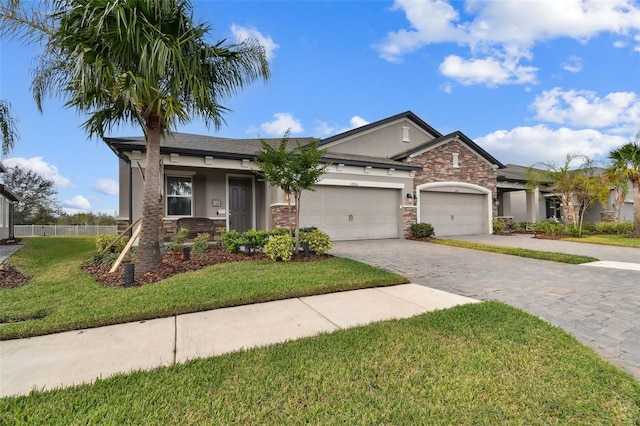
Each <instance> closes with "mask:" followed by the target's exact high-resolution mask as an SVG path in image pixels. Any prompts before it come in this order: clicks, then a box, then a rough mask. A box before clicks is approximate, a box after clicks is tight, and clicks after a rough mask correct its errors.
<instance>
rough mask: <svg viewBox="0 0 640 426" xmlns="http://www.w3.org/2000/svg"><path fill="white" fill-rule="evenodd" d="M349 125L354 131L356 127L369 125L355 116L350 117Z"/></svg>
mask: <svg viewBox="0 0 640 426" xmlns="http://www.w3.org/2000/svg"><path fill="white" fill-rule="evenodd" d="M349 123H351V128H352V129H355V128H356V127H362V126H366V125H367V124H369V122H368V121H367V120H365V119H364V118H362V117H359V116H357V115H355V116H353V117H351V120H349Z"/></svg>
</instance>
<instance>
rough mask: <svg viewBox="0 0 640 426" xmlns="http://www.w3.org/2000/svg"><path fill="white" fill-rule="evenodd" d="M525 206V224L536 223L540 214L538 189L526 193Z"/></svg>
mask: <svg viewBox="0 0 640 426" xmlns="http://www.w3.org/2000/svg"><path fill="white" fill-rule="evenodd" d="M526 200H527V202H526V204H527V222H532V223H536V222H538V216H539V214H540V189H539V188H538V187H537V186H536V187H535V188H534V189H532V190H527V192H526Z"/></svg>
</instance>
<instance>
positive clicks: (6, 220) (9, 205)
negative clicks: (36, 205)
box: [0, 163, 18, 240]
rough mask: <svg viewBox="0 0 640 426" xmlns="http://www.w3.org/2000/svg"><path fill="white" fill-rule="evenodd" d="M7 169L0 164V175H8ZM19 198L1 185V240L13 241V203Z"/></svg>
mask: <svg viewBox="0 0 640 426" xmlns="http://www.w3.org/2000/svg"><path fill="white" fill-rule="evenodd" d="M6 172H7V169H6V168H5V167H4V166H3V165H2V163H0V173H6ZM17 201H18V197H17V195H16V194H15V193H13V192H12V191H11V190H10V189H9V188H7V187H6V186H5V185H3V184H1V183H0V240H6V239H13V238H14V236H15V234H14V233H13V208H14V206H13V203H15V202H17Z"/></svg>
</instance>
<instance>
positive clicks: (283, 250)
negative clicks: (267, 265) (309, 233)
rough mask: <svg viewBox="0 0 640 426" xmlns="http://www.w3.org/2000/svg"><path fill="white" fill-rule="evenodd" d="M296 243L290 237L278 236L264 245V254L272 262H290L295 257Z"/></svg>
mask: <svg viewBox="0 0 640 426" xmlns="http://www.w3.org/2000/svg"><path fill="white" fill-rule="evenodd" d="M294 243H295V241H294V240H293V238H292V237H291V236H289V235H276V236H275V237H273V238H271V239H270V240H269V241H267V243H266V244H265V245H264V254H266V255H267V256H268V257H269V259H271V260H282V261H283V262H288V261H290V260H291V258H292V257H293V245H294Z"/></svg>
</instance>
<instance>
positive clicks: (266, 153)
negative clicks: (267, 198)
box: [255, 131, 327, 252]
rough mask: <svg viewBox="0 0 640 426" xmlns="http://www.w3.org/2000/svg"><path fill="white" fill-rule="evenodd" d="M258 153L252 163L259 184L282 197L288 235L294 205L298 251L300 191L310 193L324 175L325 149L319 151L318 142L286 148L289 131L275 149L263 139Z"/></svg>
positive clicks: (296, 246) (325, 166)
mask: <svg viewBox="0 0 640 426" xmlns="http://www.w3.org/2000/svg"><path fill="white" fill-rule="evenodd" d="M261 143H262V152H261V153H260V154H259V155H258V156H257V157H256V159H255V162H256V164H257V165H258V167H259V168H260V175H261V177H262V179H263V180H265V181H266V182H267V183H268V184H270V185H272V186H276V187H278V188H280V189H282V191H283V192H284V193H285V195H286V196H287V200H288V207H289V231H290V232H291V222H292V217H291V212H292V208H291V202H292V197H293V203H294V204H295V207H296V208H295V219H294V220H293V222H295V248H294V250H295V252H298V250H299V249H300V210H301V198H302V192H303V191H304V190H307V191H313V188H314V186H315V184H316V183H317V182H318V181H319V180H320V178H321V177H322V175H323V174H324V173H325V172H326V171H327V165H326V164H324V165H323V164H320V161H321V160H322V156H323V155H324V154H325V153H326V152H327V150H326V149H319V141H318V140H315V139H312V140H311V141H310V142H309V143H308V144H307V145H306V146H301V145H300V143H299V142H296V146H295V147H294V148H290V146H289V131H287V132H286V133H285V134H284V136H283V137H282V139H281V140H280V144H279V145H278V147H277V148H275V147H273V146H271V145H270V144H269V143H268V142H267V141H265V140H264V139H263V140H262V141H261Z"/></svg>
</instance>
